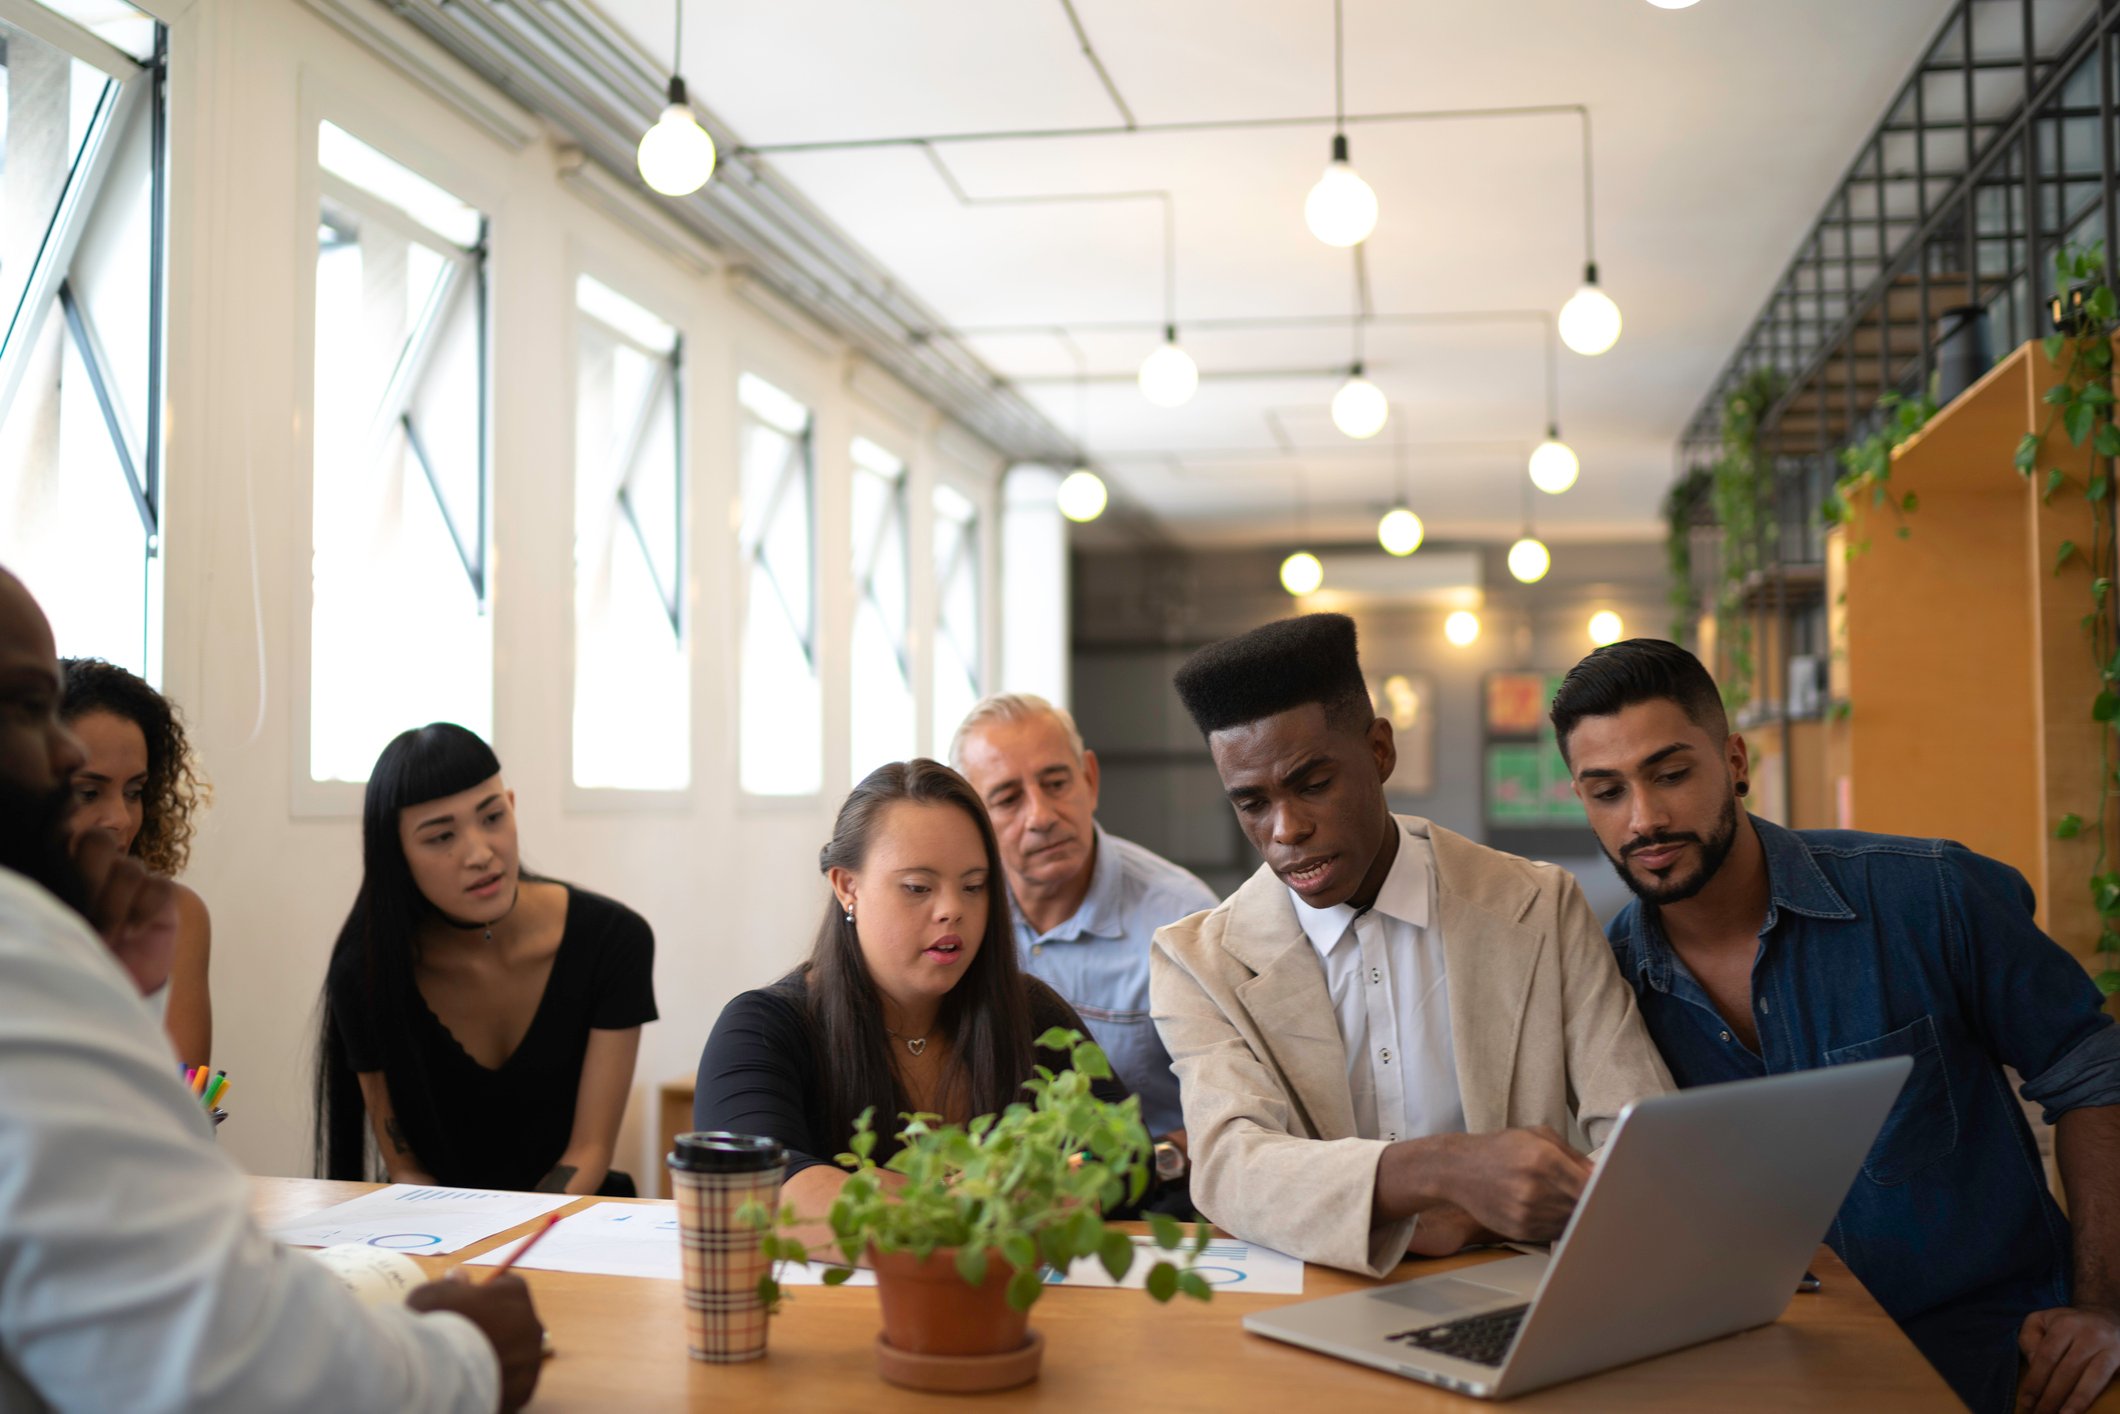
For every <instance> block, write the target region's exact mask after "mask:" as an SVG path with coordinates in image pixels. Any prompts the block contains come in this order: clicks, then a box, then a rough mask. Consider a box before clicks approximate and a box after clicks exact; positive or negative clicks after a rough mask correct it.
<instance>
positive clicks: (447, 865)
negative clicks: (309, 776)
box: [316, 722, 655, 1195]
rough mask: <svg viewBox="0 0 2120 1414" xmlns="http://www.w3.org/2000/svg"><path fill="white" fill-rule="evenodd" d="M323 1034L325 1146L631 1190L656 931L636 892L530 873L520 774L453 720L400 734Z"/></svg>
mask: <svg viewBox="0 0 2120 1414" xmlns="http://www.w3.org/2000/svg"><path fill="white" fill-rule="evenodd" d="M361 857H362V875H361V888H360V892H359V893H358V894H357V895H355V897H354V901H353V908H352V909H351V911H349V912H348V913H347V915H346V922H345V925H344V926H343V927H341V928H340V929H339V937H338V943H337V945H336V946H335V947H334V948H333V949H332V954H331V969H330V973H329V976H328V979H327V981H326V983H325V988H324V1007H323V1025H322V1033H323V1034H322V1038H321V1041H320V1043H319V1045H318V1048H317V1079H316V1089H317V1109H318V1123H317V1148H318V1166H319V1169H320V1171H321V1172H322V1173H323V1174H324V1175H325V1176H326V1177H329V1178H365V1177H367V1176H368V1175H367V1163H366V1156H365V1144H366V1140H367V1138H368V1132H364V1128H363V1124H362V1116H363V1115H364V1114H365V1115H366V1117H367V1131H370V1132H372V1134H373V1137H374V1141H375V1144H376V1147H377V1149H378V1150H379V1151H380V1153H381V1155H382V1159H383V1166H384V1168H385V1169H386V1170H387V1171H388V1172H389V1175H390V1177H391V1179H392V1180H393V1181H395V1182H400V1183H440V1184H447V1185H450V1186H460V1187H472V1188H506V1189H538V1190H541V1191H545V1192H553V1193H559V1192H565V1193H599V1192H601V1193H608V1194H622V1195H630V1194H631V1193H632V1191H633V1183H632V1180H631V1178H630V1177H628V1176H627V1175H625V1174H622V1173H615V1172H612V1171H611V1158H612V1153H613V1149H614V1146H615V1145H616V1143H617V1140H618V1126H619V1120H620V1119H621V1117H622V1116H623V1115H624V1112H625V1106H626V1097H627V1095H628V1093H629V1092H630V1091H631V1089H632V1085H633V1061H634V1057H635V1055H636V1054H637V1052H638V1050H639V1046H640V1028H641V1026H642V1025H643V1024H644V1023H646V1022H649V1021H653V1020H654V1019H655V992H654V985H653V979H652V973H653V969H654V960H655V939H654V936H653V934H651V933H650V932H649V930H648V925H647V924H646V922H644V921H643V920H642V919H641V917H640V916H639V915H638V914H636V913H634V912H633V911H632V910H631V909H629V908H627V907H625V906H624V905H623V904H619V903H614V902H613V901H612V900H610V899H607V898H603V897H600V896H599V895H596V894H593V893H590V892H589V891H588V890H586V889H579V888H576V887H574V886H573V885H571V884H563V883H560V882H558V881H556V880H552V879H543V878H538V877H535V876H532V875H528V874H525V873H524V872H523V870H522V867H521V862H520V857H519V853H518V844H517V838H516V820H515V793H514V792H513V791H511V790H509V789H508V787H507V784H506V783H505V782H504V781H503V780H502V779H501V764H500V761H499V760H498V759H497V758H496V757H495V756H494V754H493V750H492V748H491V747H489V746H487V745H486V743H485V742H484V741H482V740H480V739H479V737H478V736H477V735H476V734H475V733H472V732H469V731H466V730H465V729H464V728H462V727H460V726H456V725H454V724H451V723H448V722H436V723H434V724H432V725H430V726H425V727H420V728H417V729H415V730H412V731H408V732H405V733H403V734H402V735H400V736H399V737H397V739H396V740H394V741H392V742H391V743H390V745H388V746H386V747H385V748H383V754H382V755H381V756H380V757H378V758H377V760H376V763H375V770H374V771H373V772H372V773H371V774H370V775H369V778H368V791H367V796H366V799H365V801H364V803H363V806H362V810H361Z"/></svg>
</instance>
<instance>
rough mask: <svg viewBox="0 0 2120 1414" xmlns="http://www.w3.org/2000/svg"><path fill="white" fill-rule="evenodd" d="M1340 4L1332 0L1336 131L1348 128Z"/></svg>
mask: <svg viewBox="0 0 2120 1414" xmlns="http://www.w3.org/2000/svg"><path fill="white" fill-rule="evenodd" d="M1340 5H1341V0H1332V130H1333V131H1334V132H1336V133H1339V132H1345V131H1346V130H1347V65H1346V59H1345V54H1346V46H1345V44H1344V42H1343V40H1342V35H1343V33H1344V31H1343V28H1342V20H1341V14H1340Z"/></svg>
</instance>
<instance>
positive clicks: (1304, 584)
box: [1281, 550, 1325, 599]
mask: <svg viewBox="0 0 2120 1414" xmlns="http://www.w3.org/2000/svg"><path fill="white" fill-rule="evenodd" d="M1324 582H1325V566H1323V565H1321V564H1319V563H1318V557H1317V556H1316V555H1313V554H1311V553H1310V551H1308V550H1298V551H1296V552H1295V553H1294V554H1293V555H1290V556H1289V557H1288V558H1287V559H1285V560H1283V561H1281V587H1282V588H1283V589H1285V590H1287V591H1288V592H1289V593H1290V594H1293V595H1295V596H1296V597H1297V598H1299V599H1300V598H1302V597H1303V596H1304V595H1305V594H1315V593H1316V592H1317V589H1318V586H1319V585H1321V584H1323V583H1324Z"/></svg>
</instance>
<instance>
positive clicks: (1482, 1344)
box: [1384, 1306, 1531, 1365]
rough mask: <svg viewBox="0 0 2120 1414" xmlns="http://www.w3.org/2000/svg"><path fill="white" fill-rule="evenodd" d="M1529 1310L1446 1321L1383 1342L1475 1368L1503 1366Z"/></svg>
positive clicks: (1389, 1336) (1400, 1333) (1518, 1308)
mask: <svg viewBox="0 0 2120 1414" xmlns="http://www.w3.org/2000/svg"><path fill="white" fill-rule="evenodd" d="M1530 1309H1531V1308H1530V1307H1529V1306H1512V1307H1510V1308H1509V1309H1508V1310H1506V1311H1489V1312H1488V1313H1487V1314H1485V1315H1483V1316H1467V1317H1466V1318H1465V1319H1463V1320H1461V1321H1445V1322H1444V1323H1443V1324H1441V1325H1439V1326H1418V1327H1415V1328H1414V1329H1413V1330H1410V1331H1400V1332H1399V1333H1398V1334H1396V1335H1387V1336H1385V1337H1384V1339H1386V1340H1402V1341H1404V1342H1406V1343H1407V1344H1408V1345H1417V1346H1419V1347H1420V1348H1421V1349H1423V1350H1433V1351H1434V1352H1435V1353H1436V1354H1438V1355H1448V1356H1451V1357H1453V1358H1455V1359H1459V1360H1468V1361H1470V1362H1471V1363H1473V1364H1475V1365H1500V1364H1501V1363H1502V1360H1503V1358H1504V1357H1505V1356H1507V1355H1508V1354H1509V1345H1510V1342H1512V1341H1514V1340H1515V1339H1516V1333H1517V1330H1518V1328H1519V1327H1521V1326H1522V1325H1523V1324H1524V1313H1525V1312H1526V1311H1529V1310H1530Z"/></svg>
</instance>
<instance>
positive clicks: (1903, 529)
mask: <svg viewBox="0 0 2120 1414" xmlns="http://www.w3.org/2000/svg"><path fill="white" fill-rule="evenodd" d="M1913 537H1914V528H1913V527H1912V526H1910V525H1902V526H1900V527H1899V538H1900V539H1901V540H1911V539H1913Z"/></svg>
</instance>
